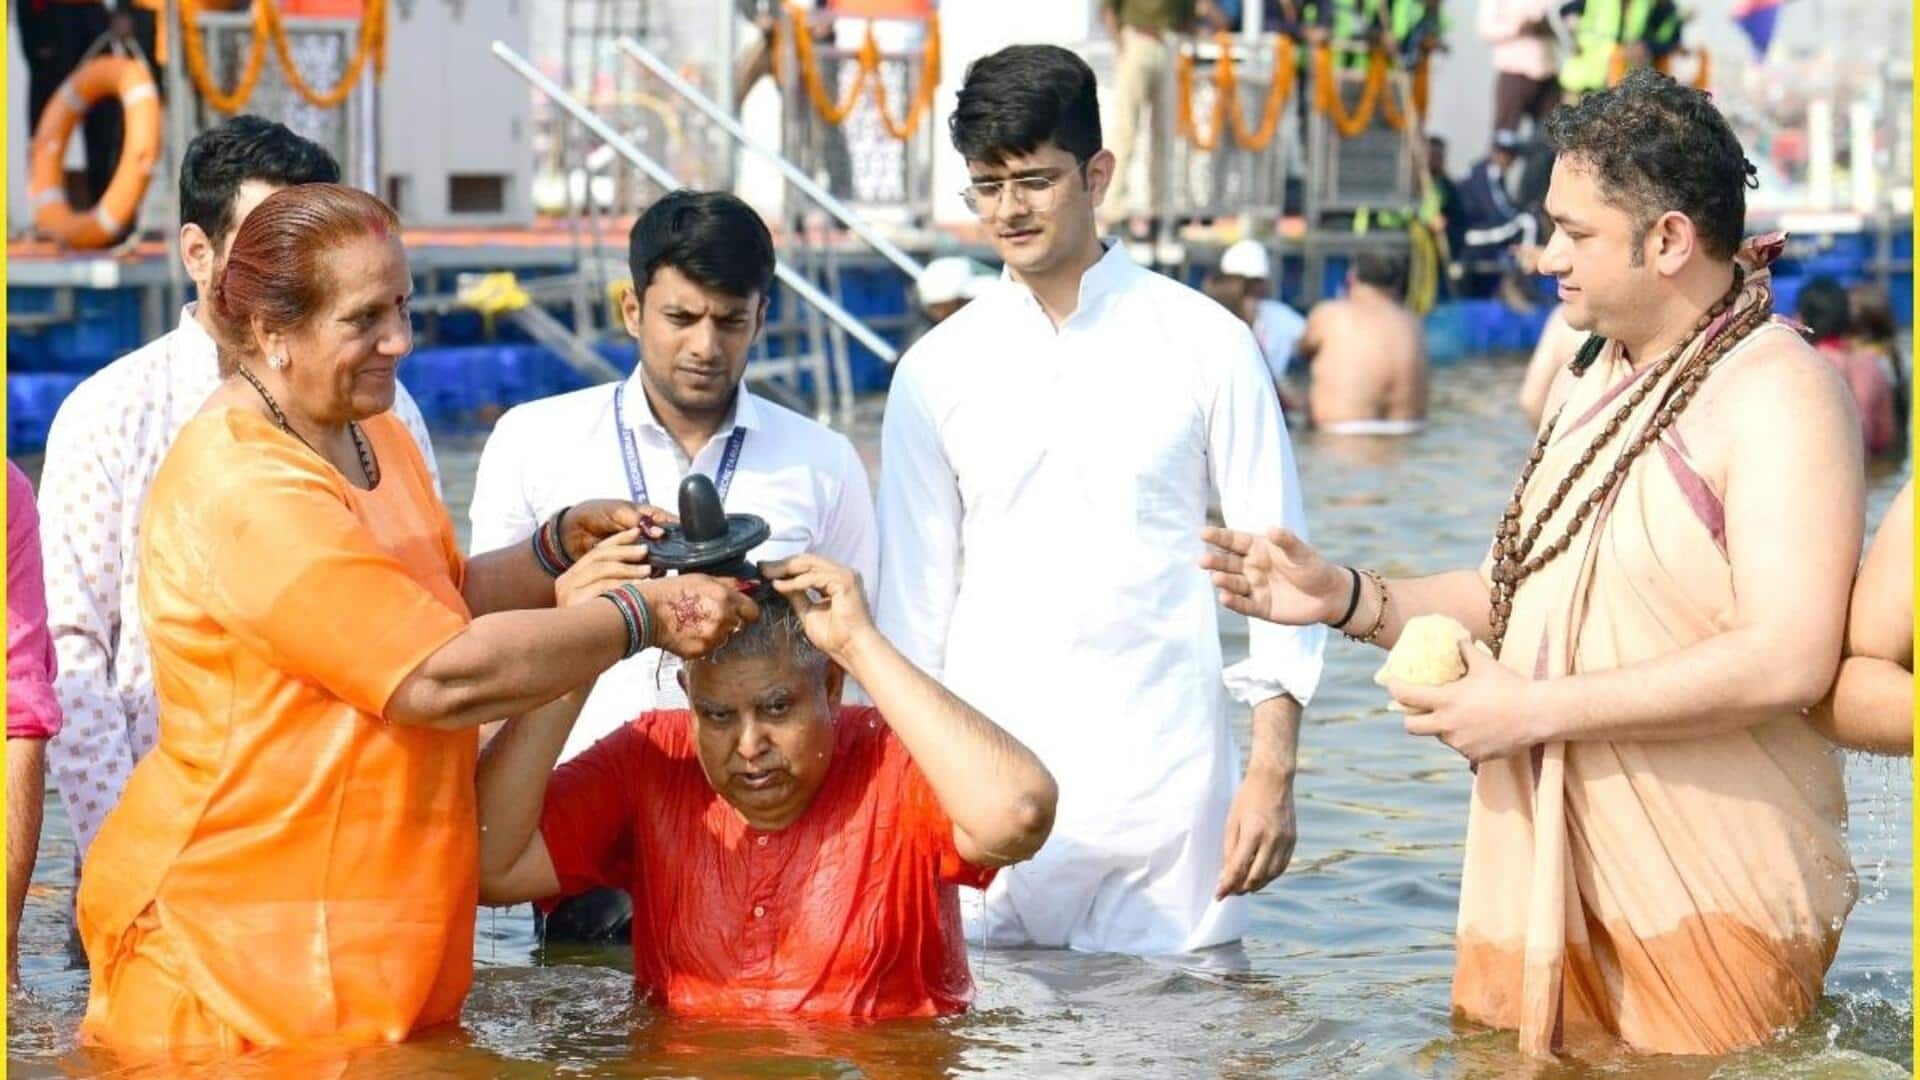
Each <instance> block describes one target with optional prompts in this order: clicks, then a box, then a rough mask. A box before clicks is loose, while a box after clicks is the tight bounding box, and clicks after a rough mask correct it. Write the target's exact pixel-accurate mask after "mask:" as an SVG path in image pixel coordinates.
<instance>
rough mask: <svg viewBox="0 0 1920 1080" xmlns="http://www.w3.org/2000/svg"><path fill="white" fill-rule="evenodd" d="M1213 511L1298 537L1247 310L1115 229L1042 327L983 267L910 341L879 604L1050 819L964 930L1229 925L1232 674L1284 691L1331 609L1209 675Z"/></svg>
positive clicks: (1216, 655) (1147, 949)
mask: <svg viewBox="0 0 1920 1080" xmlns="http://www.w3.org/2000/svg"><path fill="white" fill-rule="evenodd" d="M1214 493H1217V494H1218V496H1219V501H1220V505H1221V507H1222V509H1223V512H1224V514H1225V517H1226V522H1227V524H1228V525H1230V526H1232V527H1234V528H1238V529H1245V530H1258V531H1261V532H1264V531H1265V530H1267V529H1269V528H1271V527H1273V526H1283V527H1286V528H1290V529H1292V530H1294V531H1295V532H1298V533H1300V534H1301V535H1303V536H1304V535H1305V533H1306V527H1305V526H1306V522H1305V514H1304V510H1303V508H1302V502H1301V497H1300V485H1299V480H1298V477H1297V475H1296V473H1295V468H1294V459H1293V451H1292V447H1291V444H1290V443H1289V441H1288V438H1287V430H1286V425H1285V422H1284V421H1283V420H1282V419H1281V416H1280V409H1279V400H1278V398H1277V396H1276V395H1275V392H1274V387H1273V382H1272V379H1271V378H1270V377H1269V375H1268V372H1267V369H1266V366H1265V364H1264V363H1263V362H1262V360H1261V357H1260V353H1259V350H1258V348H1257V346H1256V345H1255V344H1254V341H1253V337H1252V335H1251V334H1250V333H1249V332H1248V329H1247V327H1246V325H1245V324H1244V323H1242V322H1241V321H1240V320H1238V319H1236V318H1234V317H1233V315H1232V314H1231V313H1229V312H1228V311H1226V310H1225V309H1224V308H1222V307H1220V305H1218V304H1216V303H1214V302H1213V301H1212V300H1209V299H1208V298H1206V297H1205V296H1203V295H1201V294H1200V293H1197V292H1195V291H1193V290H1191V289H1189V288H1187V287H1185V286H1183V285H1180V284H1178V283H1176V282H1174V281H1172V280H1171V279H1169V278H1166V277H1163V276H1161V275H1159V274H1156V273H1153V272H1151V271H1148V270H1145V269H1142V268H1141V267H1138V266H1136V265H1134V263H1133V262H1132V261H1131V260H1129V259H1128V257H1127V255H1126V251H1125V248H1124V247H1123V246H1121V245H1115V246H1114V247H1113V248H1111V249H1110V250H1108V251H1107V253H1106V254H1105V256H1103V257H1102V258H1101V259H1100V261H1099V262H1097V263H1096V264H1095V265H1094V266H1093V267H1091V268H1090V269H1089V270H1088V271H1087V272H1086V274H1085V275H1084V276H1083V278H1082V280H1081V286H1080V300H1079V304H1078V306H1077V307H1076V308H1075V310H1074V313H1073V315H1072V316H1070V317H1069V318H1068V319H1066V320H1065V322H1063V323H1062V324H1061V326H1060V327H1059V328H1058V330H1057V331H1056V329H1055V327H1054V326H1053V324H1052V322H1051V321H1050V320H1049V319H1048V317H1047V315H1046V313H1045V312H1044V311H1043V310H1042V309H1041V308H1040V306H1039V303H1038V301H1037V300H1035V298H1034V297H1033V294H1032V293H1031V291H1029V290H1028V289H1027V288H1025V287H1024V286H1022V285H1019V284H1017V283H1015V282H1013V281H1011V280H1002V281H1001V282H999V283H997V284H995V285H994V286H993V287H992V288H991V289H989V290H988V291H987V293H986V295H984V296H982V297H980V298H979V299H977V300H975V301H973V303H971V304H969V305H968V306H967V307H966V308H964V309H963V310H961V311H960V312H959V314H957V315H954V316H953V317H951V318H949V319H947V320H946V321H945V322H942V323H941V324H940V325H939V326H937V327H935V328H934V329H933V330H932V331H931V332H930V333H928V334H927V335H926V336H925V337H923V338H921V339H920V341H919V342H918V343H916V344H915V345H914V347H913V348H912V349H911V350H910V351H909V352H908V353H907V355H906V357H905V358H904V359H902V361H901V363H900V367H899V370H898V372H897V373H896V374H895V376H894V380H893V388H892V390H891V392H890V394H889V396H888V399H887V412H886V420H885V423H884V425H883V428H882V435H881V474H880V498H879V513H880V522H881V527H880V539H881V556H880V590H879V591H880V603H879V621H880V628H881V629H882V630H883V631H884V632H885V633H886V634H887V636H888V637H889V638H890V639H891V640H892V641H893V642H894V644H896V645H897V646H899V648H900V649H901V651H902V652H904V653H905V654H906V655H907V657H908V658H909V659H911V660H912V661H913V662H914V663H916V664H918V665H919V666H920V667H922V668H923V669H925V670H926V671H928V672H930V673H931V674H933V675H934V677H935V678H938V679H941V680H942V681H943V682H944V683H945V684H946V686H947V687H948V688H949V689H950V690H952V691H953V692H954V693H955V694H958V695H959V696H960V697H962V698H964V699H966V700H967V701H968V702H970V703H971V704H973V705H974V706H976V707H978V708H979V709H980V710H981V711H982V712H984V713H986V714H987V715H988V716H990V717H992V718H993V719H994V721H996V722H997V723H998V724H1000V725H1001V726H1002V727H1003V728H1005V729H1006V730H1008V731H1009V732H1011V733H1012V734H1013V735H1014V736H1015V737H1016V738H1018V739H1020V740H1021V741H1022V742H1024V743H1025V744H1026V745H1027V746H1028V747H1029V748H1031V749H1032V750H1033V751H1034V752H1035V753H1037V754H1038V755H1039V756H1040V758H1041V760H1042V761H1044V762H1045V763H1046V765H1047V767H1048V768H1049V769H1050V770H1051V771H1052V772H1053V775H1054V777H1055V778H1056V779H1057V780H1058V782H1059V784H1060V805H1059V810H1058V814H1057V817H1056V820H1055V825H1054V830H1053V836H1052V838H1051V839H1050V840H1049V841H1048V843H1047V845H1046V846H1045V847H1044V848H1042V849H1041V851H1040V853H1039V855H1038V856H1037V857H1036V858H1035V859H1034V860H1033V861H1031V862H1029V863H1024V864H1021V865H1019V866H1015V867H1009V868H1008V869H1005V870H1002V871H1001V872H1000V875H999V877H998V879H996V881H995V882H994V884H993V886H992V887H991V888H990V889H989V890H988V892H987V893H986V896H985V899H984V903H982V902H981V899H980V896H979V894H978V893H974V892H972V891H971V890H968V891H965V892H963V894H962V895H963V899H964V900H965V903H964V904H963V910H964V911H965V913H966V915H967V932H968V936H969V937H970V938H972V939H973V940H976V941H984V942H986V943H988V944H996V945H997V944H1027V943H1031V944H1039V945H1046V946H1067V947H1072V948H1080V949H1093V950H1110V951H1121V952H1133V953H1168V952H1180V951H1185V950H1188V949H1196V948H1202V947H1205V946H1207V945H1212V944H1217V943H1219V942H1222V941H1228V940H1232V939H1233V938H1236V937H1238V936H1240V934H1241V932H1242V930H1243V929H1244V926H1245V922H1246V915H1245V910H1244V906H1243V905H1241V904H1240V903H1238V902H1228V903H1216V902H1214V901H1213V899H1212V890H1213V886H1214V883H1215V881H1216V880H1217V878H1218V876H1219V872H1220V862H1221V856H1222V843H1223V837H1224V830H1225V822H1226V815H1227V809H1228V806H1229V804H1230V802H1231V799H1232V797H1233V793H1234V790H1235V788H1236V785H1237V782H1238V774H1239V770H1238V768H1237V767H1236V764H1235V760H1234V758H1235V754H1234V747H1233V742H1232V738H1231V735H1230V732H1229V728H1228V723H1227V697H1228V692H1229V691H1231V693H1232V695H1233V696H1234V697H1235V698H1238V699H1239V700H1240V701H1242V702H1245V703H1248V704H1254V703H1258V702H1260V701H1264V700H1266V699H1268V698H1271V697H1275V696H1278V695H1280V694H1282V693H1286V694H1291V695H1292V696H1293V697H1294V698H1296V699H1298V700H1299V701H1300V702H1301V703H1303V704H1304V703H1305V702H1306V701H1307V700H1308V699H1309V698H1310V697H1311V696H1312V695H1313V691H1314V688H1315V686H1316V685H1317V684H1318V682H1319V678H1320V660H1321V658H1320V653H1321V648H1322V644H1323V642H1324V640H1325V631H1324V628H1320V627H1315V628H1311V629H1304V630H1301V629H1291V628H1286V627H1280V626H1275V625H1273V624H1270V623H1264V622H1255V623H1254V624H1253V626H1252V628H1251V656H1250V657H1249V659H1247V660H1246V661H1245V662H1244V663H1241V664H1238V665H1235V667H1234V668H1233V670H1231V671H1228V672H1223V671H1222V662H1221V655H1220V636H1219V618H1220V615H1219V612H1218V610H1217V608H1216V606H1215V601H1214V596H1213V589H1212V586H1211V584H1210V583H1209V581H1208V579H1207V575H1206V573H1205V572H1204V571H1202V570H1201V569H1200V568H1199V566H1198V560H1199V557H1200V553H1201V541H1200V535H1199V534H1200V529H1201V528H1202V527H1203V526H1204V525H1206V523H1207V512H1208V506H1209V496H1210V495H1212V494H1214Z"/></svg>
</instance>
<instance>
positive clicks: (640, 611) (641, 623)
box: [600, 581, 653, 660]
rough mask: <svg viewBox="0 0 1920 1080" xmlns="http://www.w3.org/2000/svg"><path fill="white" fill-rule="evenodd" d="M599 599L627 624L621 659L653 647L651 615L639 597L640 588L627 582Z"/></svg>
mask: <svg viewBox="0 0 1920 1080" xmlns="http://www.w3.org/2000/svg"><path fill="white" fill-rule="evenodd" d="M600 596H601V598H602V599H604V600H606V601H607V602H608V603H610V604H612V605H613V606H614V610H616V611H618V612H620V619H621V621H623V622H625V623H626V624H627V651H626V652H625V653H624V654H622V656H621V659H623V660H624V659H626V658H628V657H631V656H636V655H638V654H640V653H642V652H644V651H646V650H647V649H648V648H651V647H652V645H653V613H652V612H650V611H648V610H647V601H646V598H645V597H643V596H641V595H640V586H638V585H635V584H634V583H633V582H631V581H629V582H627V583H625V584H623V585H621V586H620V587H619V588H616V589H612V590H609V591H607V592H603V593H601V594H600Z"/></svg>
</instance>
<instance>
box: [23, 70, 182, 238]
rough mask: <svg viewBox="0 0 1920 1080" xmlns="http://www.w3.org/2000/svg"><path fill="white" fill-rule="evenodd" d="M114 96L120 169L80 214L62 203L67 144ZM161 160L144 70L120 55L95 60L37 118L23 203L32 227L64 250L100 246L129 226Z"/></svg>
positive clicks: (152, 89)
mask: <svg viewBox="0 0 1920 1080" xmlns="http://www.w3.org/2000/svg"><path fill="white" fill-rule="evenodd" d="M109 95H112V96H114V97H118V98H119V99H120V109H121V112H122V113H123V114H124V115H125V122H124V123H123V124H122V131H123V134H122V136H121V140H120V167H119V168H118V169H115V170H114V173H113V180H112V181H111V182H109V183H108V184H107V190H106V192H105V193H104V194H102V195H101V196H100V201H99V202H97V203H95V204H94V206H93V208H92V209H90V210H87V211H85V212H81V211H77V210H75V209H74V208H73V207H72V206H71V205H69V204H68V202H67V193H66V182H65V181H66V168H65V164H64V163H65V160H66V156H67V140H68V139H70V138H72V137H73V129H74V128H75V127H77V126H78V125H79V123H80V120H81V118H83V117H85V116H86V115H87V110H89V109H91V108H93V107H94V106H95V105H96V104H98V103H99V102H100V101H101V100H102V99H104V98H106V97H108V96H109ZM159 156H160V91H159V88H158V87H156V86H154V85H153V76H152V75H150V74H149V73H148V72H147V65H146V64H145V63H143V62H142V61H140V60H138V59H129V58H127V57H121V56H96V57H94V58H93V59H92V60H89V61H87V62H86V63H85V64H82V65H81V66H80V68H79V69H78V70H76V71H75V72H74V73H73V74H72V75H69V76H67V81H66V82H64V83H61V84H60V89H58V90H56V91H54V94H53V97H52V98H50V99H48V101H47V107H46V108H45V109H43V110H42V111H41V113H40V127H39V130H38V131H37V132H36V133H35V134H34V136H33V149H32V159H31V161H30V162H29V164H28V167H27V203H28V205H29V206H31V207H32V208H33V226H34V228H36V229H38V230H39V231H40V232H41V233H42V234H44V235H46V236H50V237H52V238H54V239H56V240H59V241H61V242H62V243H65V244H66V245H67V246H68V247H76V248H102V247H106V246H107V245H108V244H111V243H113V241H114V239H115V238H116V237H118V236H119V235H120V234H121V232H123V231H124V230H125V229H126V227H127V226H128V225H131V224H132V223H133V219H134V215H135V214H137V213H139V210H140V200H141V199H143V198H145V197H146V194H147V183H148V181H150V180H152V179H153V165H154V162H155V161H156V160H157V159H158V158H159Z"/></svg>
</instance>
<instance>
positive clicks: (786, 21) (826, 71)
mask: <svg viewBox="0 0 1920 1080" xmlns="http://www.w3.org/2000/svg"><path fill="white" fill-rule="evenodd" d="M809 33H811V28H810V27H809V26H808V25H807V24H806V22H805V20H801V21H800V22H797V23H796V22H795V21H794V20H793V19H792V17H791V16H790V14H782V15H781V17H780V30H779V41H778V48H779V57H778V61H777V62H776V64H775V67H774V70H775V74H776V78H777V82H778V85H779V87H780V96H781V100H782V101H783V102H784V103H785V107H784V109H783V110H782V121H781V136H780V150H781V154H782V156H784V157H785V158H786V159H787V160H788V161H790V162H792V163H793V164H794V165H795V166H796V167H797V168H798V169H799V170H800V171H801V172H802V173H804V174H806V175H809V176H811V177H818V178H824V180H825V182H826V186H827V187H828V188H830V189H831V190H832V192H833V194H834V195H835V196H837V197H838V198H839V199H841V200H842V201H844V202H847V203H850V204H852V205H854V206H857V207H868V208H885V209H891V210H893V211H894V212H896V213H899V214H902V215H903V216H904V217H905V218H906V219H907V221H906V222H905V223H906V224H910V225H916V226H919V227H928V226H931V225H932V223H933V177H934V155H935V154H936V153H938V152H939V150H940V145H941V140H940V139H939V137H938V134H939V132H940V131H941V130H943V126H942V125H940V124H936V123H932V122H926V123H921V124H920V125H919V126H918V127H917V128H916V129H915V130H914V131H913V133H912V135H911V136H910V137H909V138H907V139H905V140H902V139H897V138H895V137H894V136H893V135H892V134H890V133H889V132H888V131H887V130H886V123H885V122H884V121H883V120H882V119H881V117H880V113H879V107H878V105H877V104H876V103H875V100H874V95H873V94H872V93H871V92H868V93H864V94H862V95H861V96H860V100H858V101H857V102H855V103H854V104H853V107H852V111H851V112H850V113H849V114H848V115H847V116H846V117H845V118H844V119H842V120H841V121H840V122H838V123H829V122H828V121H827V120H826V119H825V118H824V117H822V116H821V115H820V111H819V110H818V109H817V108H815V107H814V105H813V103H812V100H811V98H810V96H809V94H808V91H807V86H806V78H805V71H804V68H803V65H802V63H801V61H800V58H799V56H798V50H797V49H796V48H795V42H796V41H797V40H798V35H801V34H809ZM810 43H811V48H810V50H809V51H810V52H811V54H812V56H813V58H814V63H815V67H816V73H817V75H818V76H819V79H820V81H821V83H822V85H823V88H824V89H825V91H826V94H827V96H828V97H830V98H833V99H834V100H836V101H839V100H840V99H841V98H842V96H843V95H844V94H846V93H847V92H848V91H849V90H850V89H851V88H852V86H853V84H854V82H855V81H856V79H857V73H858V70H859V67H860V51H861V50H860V49H859V48H845V47H841V46H837V45H834V44H832V43H831V42H828V41H824V40H820V41H811V39H810ZM879 60H880V66H879V69H878V70H877V71H875V72H874V73H873V75H872V78H875V79H879V80H881V81H882V82H884V83H885V84H886V97H887V100H888V101H889V102H891V103H892V108H893V110H894V111H896V112H899V111H903V110H905V109H906V108H907V103H908V102H909V101H910V100H911V99H912V97H913V93H914V89H915V88H916V87H917V86H918V85H919V83H920V79H921V75H922V69H923V66H924V64H925V61H926V56H925V53H924V51H923V50H921V49H905V50H893V49H888V48H885V47H882V48H881V49H880V50H879Z"/></svg>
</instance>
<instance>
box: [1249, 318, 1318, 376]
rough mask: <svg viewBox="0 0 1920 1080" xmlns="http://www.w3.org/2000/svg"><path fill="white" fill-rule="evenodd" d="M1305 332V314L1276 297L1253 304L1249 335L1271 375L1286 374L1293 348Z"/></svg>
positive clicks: (1291, 361)
mask: <svg viewBox="0 0 1920 1080" xmlns="http://www.w3.org/2000/svg"><path fill="white" fill-rule="evenodd" d="M1306 333H1307V319H1306V316H1304V315H1302V314H1300V313H1299V312H1297V311H1295V310H1293V309H1292V308H1290V307H1288V306H1287V305H1285V304H1283V303H1281V302H1280V301H1278V300H1262V301H1260V302H1259V303H1258V304H1256V305H1255V306H1254V317H1253V337H1254V340H1255V341H1257V342H1259V343H1260V355H1261V356H1262V357H1264V358H1265V359H1266V361H1267V371H1268V372H1269V373H1271V374H1272V375H1273V377H1274V378H1275V379H1284V378H1286V377H1287V371H1288V369H1289V368H1291V367H1292V366H1293V351H1294V349H1295V348H1297V347H1298V346H1299V344H1300V339H1301V338H1302V337H1304V336H1306Z"/></svg>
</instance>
